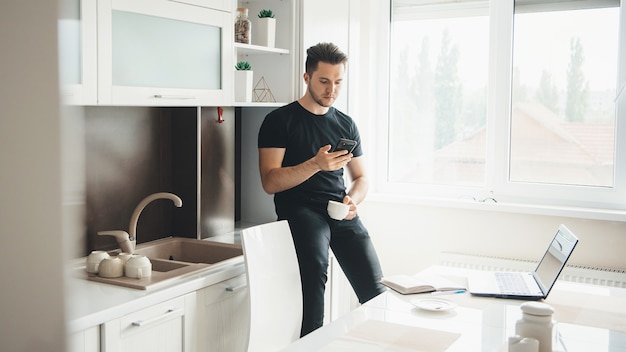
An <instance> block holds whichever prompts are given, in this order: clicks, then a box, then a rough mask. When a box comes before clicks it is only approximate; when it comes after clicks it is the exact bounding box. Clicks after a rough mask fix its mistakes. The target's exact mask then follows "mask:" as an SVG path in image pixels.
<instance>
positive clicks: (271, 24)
mask: <svg viewBox="0 0 626 352" xmlns="http://www.w3.org/2000/svg"><path fill="white" fill-rule="evenodd" d="M258 17H259V19H258V21H257V23H258V26H257V27H258V28H257V30H256V31H255V32H256V35H257V36H258V38H259V45H264V46H267V47H269V48H273V47H274V44H275V38H276V19H275V18H274V13H273V12H272V10H266V9H263V10H261V11H259V15H258Z"/></svg>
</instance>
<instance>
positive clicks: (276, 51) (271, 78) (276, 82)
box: [231, 0, 303, 106]
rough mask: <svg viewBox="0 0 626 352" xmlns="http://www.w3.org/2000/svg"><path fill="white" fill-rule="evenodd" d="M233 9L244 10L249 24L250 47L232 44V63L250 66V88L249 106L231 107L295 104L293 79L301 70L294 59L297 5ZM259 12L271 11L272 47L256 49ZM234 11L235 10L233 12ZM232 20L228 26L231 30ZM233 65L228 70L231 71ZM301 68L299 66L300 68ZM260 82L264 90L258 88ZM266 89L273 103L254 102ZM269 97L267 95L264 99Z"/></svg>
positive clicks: (268, 2) (263, 2)
mask: <svg viewBox="0 0 626 352" xmlns="http://www.w3.org/2000/svg"><path fill="white" fill-rule="evenodd" d="M237 7H246V8H248V18H249V19H250V21H251V44H241V43H234V48H235V49H234V50H235V56H236V58H235V61H237V62H238V61H248V62H249V63H250V64H251V65H252V71H253V86H255V88H256V89H255V90H254V92H253V94H252V103H244V102H235V106H282V105H285V104H286V103H290V102H291V101H293V100H295V98H296V96H297V95H298V92H297V91H296V89H297V84H296V82H297V78H298V77H301V74H300V73H299V72H300V71H302V67H301V65H300V64H299V61H298V56H297V55H296V53H297V50H296V48H298V39H299V25H298V23H299V20H298V14H299V7H300V1H284V0H251V1H243V0H240V1H238V4H237ZM262 9H269V10H272V12H273V13H274V16H275V18H276V40H275V42H276V43H275V44H276V45H275V47H274V48H270V47H266V46H262V45H259V44H260V43H259V42H258V41H257V38H258V36H255V29H257V28H258V22H257V21H258V20H259V18H258V13H259V11H261V10H262ZM233 10H235V9H233ZM235 17H236V16H233V21H232V25H233V26H234V21H235ZM231 41H234V37H231ZM234 65H235V63H233V65H232V66H231V69H232V70H234ZM302 66H303V65H302ZM261 78H264V80H265V83H266V84H267V86H264V85H263V84H259V81H261ZM264 88H267V89H269V91H270V92H271V95H272V96H273V97H274V100H275V102H272V101H271V99H265V100H262V101H261V102H258V101H257V100H258V99H256V97H261V98H262V97H263V94H264V93H266V92H265V91H264ZM267 96H269V95H267Z"/></svg>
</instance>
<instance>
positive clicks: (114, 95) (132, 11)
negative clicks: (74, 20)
mask: <svg viewBox="0 0 626 352" xmlns="http://www.w3.org/2000/svg"><path fill="white" fill-rule="evenodd" d="M192 3H204V4H206V5H207V6H208V5H212V6H217V7H225V3H224V2H221V1H216V0H184V2H181V1H169V0H99V1H98V3H97V14H98V19H97V24H98V25H97V28H98V30H97V33H98V35H97V37H98V38H97V42H98V70H97V72H98V105H123V106H128V105H134V106H207V105H208V106H219V105H226V106H227V105H230V103H231V102H232V95H233V90H232V81H233V73H232V65H231V64H230V63H232V62H233V56H232V55H233V45H232V42H233V41H232V37H233V20H232V12H231V11H232V8H227V9H226V10H216V9H213V8H209V7H201V6H196V5H192ZM231 6H232V5H231Z"/></svg>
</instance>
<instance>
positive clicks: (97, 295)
mask: <svg viewBox="0 0 626 352" xmlns="http://www.w3.org/2000/svg"><path fill="white" fill-rule="evenodd" d="M239 238H240V237H239V231H235V232H232V233H229V234H226V235H220V236H215V237H210V238H207V239H206V240H207V241H216V242H224V243H234V244H241V241H240V239H239ZM67 270H68V271H69V273H68V277H69V278H68V280H67V282H66V295H65V296H66V299H67V300H66V307H67V309H66V321H67V329H68V332H69V333H74V332H78V331H81V330H84V329H87V328H90V327H93V326H97V325H100V324H102V323H104V322H106V321H109V320H111V319H116V318H119V317H122V316H124V315H126V314H129V313H132V312H134V311H137V310H140V309H143V308H146V307H149V306H152V305H155V304H158V303H160V302H164V301H167V300H169V299H172V298H175V297H179V296H182V295H185V294H187V293H190V292H194V291H197V290H199V289H202V288H204V287H208V286H212V285H214V284H217V283H219V282H222V281H224V280H228V279H230V278H233V277H236V276H239V275H241V274H243V273H245V265H244V258H243V256H240V257H236V258H232V259H229V260H228V261H227V262H226V263H224V264H217V265H215V266H214V267H211V268H209V269H207V270H203V271H202V272H199V273H197V274H193V275H189V276H186V277H182V278H176V279H173V280H171V282H170V283H168V284H167V285H164V286H163V287H160V288H157V289H153V290H138V289H133V288H126V287H121V286H116V285H111V284H106V283H100V282H94V281H89V280H86V279H84V278H81V274H82V270H84V268H82V267H77V265H76V263H71V264H70V265H69V266H68V269H67ZM78 271H81V272H80V273H79V272H78Z"/></svg>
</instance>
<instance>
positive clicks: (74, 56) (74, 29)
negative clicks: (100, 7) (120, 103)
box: [58, 0, 97, 105]
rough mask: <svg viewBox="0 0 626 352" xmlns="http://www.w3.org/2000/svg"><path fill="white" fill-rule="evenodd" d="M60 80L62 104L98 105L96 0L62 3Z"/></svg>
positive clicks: (60, 7) (67, 0) (62, 0)
mask: <svg viewBox="0 0 626 352" xmlns="http://www.w3.org/2000/svg"><path fill="white" fill-rule="evenodd" d="M58 30H59V77H60V84H61V99H62V103H64V104H68V105H92V104H95V103H96V99H97V97H96V0H61V1H60V3H59V27H58Z"/></svg>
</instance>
